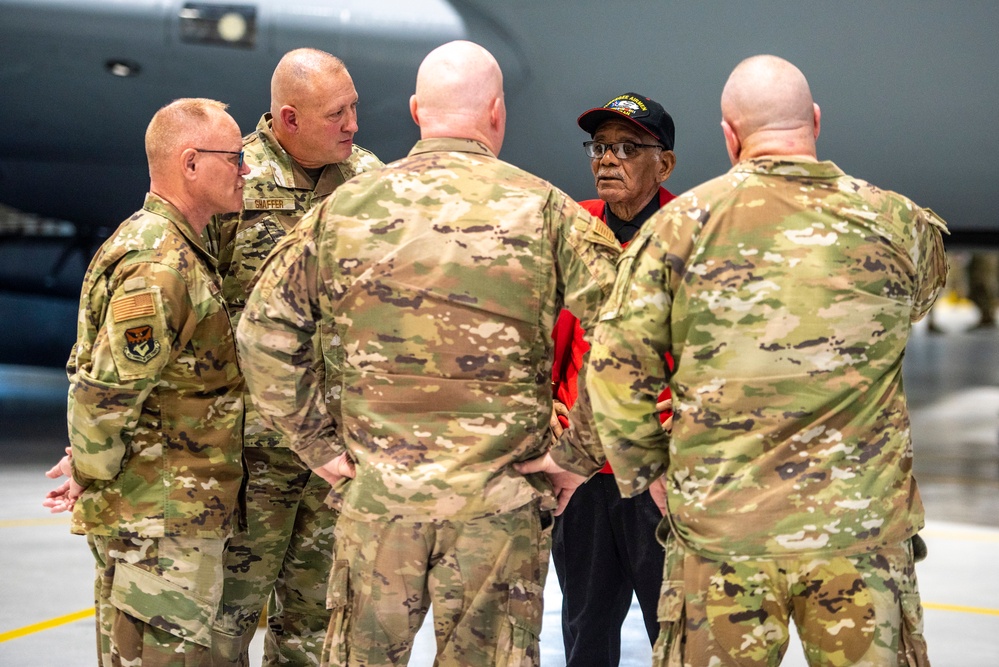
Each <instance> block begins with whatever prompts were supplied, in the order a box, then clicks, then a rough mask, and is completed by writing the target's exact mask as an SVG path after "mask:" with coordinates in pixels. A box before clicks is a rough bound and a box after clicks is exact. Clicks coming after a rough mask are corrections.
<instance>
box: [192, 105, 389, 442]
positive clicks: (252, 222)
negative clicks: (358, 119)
mask: <svg viewBox="0 0 999 667" xmlns="http://www.w3.org/2000/svg"><path fill="white" fill-rule="evenodd" d="M271 123H272V121H271V115H270V114H269V113H267V114H264V115H263V117H261V119H260V122H258V123H257V129H256V130H255V131H254V132H252V133H250V134H248V135H247V136H246V137H245V138H244V139H243V156H244V157H243V159H244V160H245V161H246V164H247V166H248V167H249V168H250V173H249V174H247V176H246V185H245V186H244V187H243V210H242V211H241V212H239V213H233V214H230V215H225V216H217V217H216V218H215V219H214V220H212V224H211V225H210V226H209V228H208V231H207V235H208V238H209V247H210V249H212V250H215V251H216V252H217V255H218V264H219V275H221V276H222V296H223V297H224V298H225V301H226V305H227V306H228V308H229V314H230V315H231V316H232V326H233V330H235V329H236V326H237V325H238V324H239V316H240V314H241V313H242V312H243V307H244V306H245V305H246V299H247V297H248V296H249V295H250V291H251V290H252V289H253V282H254V281H255V280H256V276H257V274H258V272H259V271H260V267H261V266H262V265H263V263H264V260H265V259H266V258H267V255H269V254H270V252H271V250H273V249H274V246H275V244H277V242H278V241H279V240H280V239H281V238H283V237H284V236H285V234H287V233H288V232H289V231H290V230H291V228H292V227H294V226H295V225H296V224H297V223H298V221H299V220H300V219H301V217H302V216H303V215H305V213H306V211H309V210H310V209H312V208H313V207H315V206H318V205H319V204H320V203H321V202H322V201H323V200H325V199H326V198H327V197H328V196H329V195H330V194H331V193H332V192H333V191H334V190H335V189H336V188H337V187H339V186H340V185H342V184H343V183H345V182H346V181H347V180H349V179H350V178H353V177H354V175H356V174H359V173H361V172H365V171H369V170H371V169H375V168H377V167H381V166H382V162H381V160H379V159H378V158H377V157H375V155H374V154H373V153H371V152H369V151H367V150H365V149H363V148H361V147H360V146H354V147H353V148H352V150H351V154H350V157H348V158H347V159H346V160H344V161H343V162H339V163H337V164H331V165H327V166H326V168H325V169H324V170H323V172H322V173H321V174H320V175H319V180H318V181H316V182H313V181H312V178H311V177H310V176H309V175H308V174H307V173H305V171H304V170H303V169H302V167H301V166H300V165H299V164H298V163H297V162H295V161H294V160H293V159H292V157H291V156H290V155H288V153H287V152H285V150H284V149H283V148H282V147H281V144H280V143H278V140H277V139H276V138H275V137H274V132H273V130H272V129H271V127H272V124H271ZM245 428H246V433H245V435H246V438H247V442H246V444H247V445H256V444H265V443H266V444H277V445H280V444H281V442H280V438H279V437H278V435H277V434H276V433H274V432H273V431H268V430H266V429H264V428H263V426H262V421H261V419H260V417H259V415H258V414H257V412H256V409H255V408H254V407H253V404H252V401H251V400H250V399H249V398H247V401H246V426H245Z"/></svg>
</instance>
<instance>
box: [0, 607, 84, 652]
mask: <svg viewBox="0 0 999 667" xmlns="http://www.w3.org/2000/svg"><path fill="white" fill-rule="evenodd" d="M93 615H94V609H93V607H91V608H90V609H81V610H80V611H76V612H73V613H72V614H66V615H65V616H57V617H56V618H50V619H49V620H47V621H42V622H41V623H33V624H31V625H26V626H24V627H23V628H17V629H16V630H10V631H9V632H0V643H3V642H6V641H10V640H11V639H20V638H21V637H25V636H27V635H31V634H34V633H36V632H42V631H43V630H51V629H52V628H57V627H59V626H60V625H65V624H67V623H73V622H75V621H80V620H83V619H85V618H88V617H90V616H93Z"/></svg>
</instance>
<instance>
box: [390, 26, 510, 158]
mask: <svg viewBox="0 0 999 667" xmlns="http://www.w3.org/2000/svg"><path fill="white" fill-rule="evenodd" d="M410 107H411V110H412V111H413V119H414V120H415V121H416V123H417V124H418V125H419V126H420V130H421V134H422V136H423V138H429V137H460V138H465V139H476V140H479V141H483V142H484V143H486V144H487V145H488V146H490V148H491V149H492V150H493V151H494V152H496V153H498V152H499V148H500V145H502V143H503V133H504V130H505V127H506V107H505V106H504V101H503V73H502V71H500V66H499V63H497V62H496V59H495V58H494V57H493V55H492V54H491V53H489V51H487V50H486V49H484V48H482V47H481V46H479V45H478V44H474V43H472V42H466V41H455V42H448V43H447V44H444V45H443V46H439V47H437V48H436V49H434V50H433V51H431V52H430V53H429V54H428V55H427V57H426V58H424V60H423V63H422V64H421V65H420V69H419V72H417V75H416V94H415V95H413V97H412V99H411V100H410ZM497 139H498V141H497ZM494 144H495V145H494Z"/></svg>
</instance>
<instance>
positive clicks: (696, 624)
mask: <svg viewBox="0 0 999 667" xmlns="http://www.w3.org/2000/svg"><path fill="white" fill-rule="evenodd" d="M922 614H923V612H922V607H921V605H920V602H919V591H918V588H917V586H916V573H915V567H914V562H913V555H912V547H911V543H910V542H908V541H907V542H905V543H903V544H901V545H898V546H897V547H892V548H885V549H881V550H878V551H875V552H871V553H867V554H861V555H857V556H852V557H842V556H839V557H818V556H815V557H811V558H802V559H783V558H782V559H766V560H730V561H718V560H712V559H708V558H704V557H701V556H698V555H695V554H692V553H690V552H688V551H687V550H686V549H684V547H683V546H682V545H681V544H680V543H679V542H678V541H677V540H676V539H675V537H673V536H672V535H671V536H669V537H668V538H667V539H666V565H665V576H664V581H663V592H662V596H661V597H660V602H659V619H660V622H661V628H662V629H661V632H660V634H659V639H658V641H657V642H656V645H655V647H654V649H653V660H652V662H653V667H681V666H683V667H704V666H706V665H712V666H717V667H722V666H723V665H739V666H740V667H749V666H753V667H755V666H757V665H761V666H762V665H779V664H780V661H781V659H782V658H783V656H784V652H785V650H786V649H787V645H788V641H789V639H790V637H789V630H788V623H789V620H790V619H792V618H793V620H794V624H795V626H796V627H797V629H798V635H799V636H800V638H801V642H802V645H803V647H804V652H805V657H806V659H807V660H808V664H809V665H810V666H811V667H819V666H822V667H846V666H847V665H856V666H866V667H887V666H889V665H900V666H907V667H928V666H929V659H928V658H927V655H926V642H925V640H924V639H923V618H922Z"/></svg>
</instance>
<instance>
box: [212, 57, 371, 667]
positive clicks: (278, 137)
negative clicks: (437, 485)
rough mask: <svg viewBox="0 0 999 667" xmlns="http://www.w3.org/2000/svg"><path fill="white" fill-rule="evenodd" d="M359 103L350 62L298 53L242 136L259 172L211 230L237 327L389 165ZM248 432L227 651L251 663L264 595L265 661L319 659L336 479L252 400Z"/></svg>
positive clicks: (224, 640) (224, 617) (224, 655)
mask: <svg viewBox="0 0 999 667" xmlns="http://www.w3.org/2000/svg"><path fill="white" fill-rule="evenodd" d="M357 103H358V96H357V91H356V90H355V89H354V82H353V80H352V79H351V77H350V74H349V73H348V72H347V68H346V67H345V66H344V64H343V62H342V61H340V59H339V58H336V57H335V56H332V55H330V54H328V53H325V52H323V51H318V50H316V49H296V50H294V51H290V52H288V53H287V54H285V55H284V57H283V58H281V60H280V62H279V63H278V65H277V67H276V68H275V69H274V74H273V76H272V77H271V109H270V112H269V113H267V114H264V116H263V117H262V118H261V119H260V122H259V123H257V129H256V130H255V131H254V132H252V133H251V134H249V135H247V136H246V137H245V139H244V140H243V150H244V152H245V155H246V163H247V165H248V166H249V169H250V173H249V175H248V176H247V179H246V187H245V188H244V192H243V208H242V210H241V211H240V212H239V213H236V214H233V215H228V216H223V217H221V218H220V219H216V220H215V221H214V223H215V224H214V225H213V226H212V227H211V228H210V229H209V235H210V236H211V237H212V239H213V242H212V245H213V246H214V247H216V248H217V250H218V257H219V274H220V275H221V276H222V293H223V296H224V297H225V300H226V304H227V305H228V307H229V313H230V315H231V316H232V322H233V327H236V326H237V325H238V323H239V318H240V315H241V314H242V312H243V307H244V306H245V305H246V299H247V297H248V296H249V294H250V289H251V288H252V286H253V282H254V281H255V280H256V278H257V274H258V272H259V270H260V267H261V266H262V265H263V263H264V260H265V259H266V258H267V256H268V255H269V254H270V252H271V250H272V249H273V248H274V246H275V245H276V244H277V242H278V241H279V240H280V239H281V238H282V237H284V236H285V234H287V233H288V232H289V231H290V230H291V228H292V227H294V226H295V224H296V223H298V221H299V219H300V218H301V217H302V216H303V215H304V214H305V213H306V212H307V211H309V210H310V209H312V208H313V207H315V206H318V205H319V204H320V203H321V202H322V201H324V200H325V199H326V198H327V197H329V196H330V194H331V193H332V192H333V191H334V190H335V189H336V188H338V187H339V186H340V185H342V184H343V183H344V182H346V181H347V180H348V179H350V178H351V177H353V176H354V175H355V174H359V173H361V172H364V171H368V170H369V169H374V168H377V167H380V166H381V164H382V163H381V161H380V160H379V159H378V158H376V157H375V156H374V155H373V154H372V153H371V152H369V151H367V150H365V149H363V148H361V147H360V146H357V145H356V144H354V141H353V139H354V134H355V133H356V132H357ZM245 429H246V430H245V442H244V458H245V460H246V467H247V473H248V475H249V479H248V480H247V485H246V510H247V532H245V533H239V534H237V535H235V536H234V537H233V539H232V540H231V541H230V543H229V546H228V549H227V551H226V561H225V569H226V579H225V590H224V591H223V596H222V609H221V612H220V614H219V618H218V623H217V626H216V630H217V632H218V636H217V638H216V643H215V644H216V649H217V652H218V656H219V658H220V659H221V660H224V661H226V662H227V664H228V663H229V662H232V663H233V664H237V665H243V666H245V665H247V664H248V661H249V645H250V641H251V640H252V639H253V634H254V630H255V629H256V627H257V622H258V620H259V618H260V613H261V610H262V609H263V607H264V603H265V602H266V603H267V634H266V637H265V639H264V658H263V664H264V665H279V664H297V665H312V664H317V663H318V661H319V656H320V653H321V650H322V645H323V637H324V636H325V634H326V625H327V623H328V622H329V611H328V610H327V609H326V577H327V575H328V574H329V571H330V564H331V561H330V558H331V557H332V553H333V526H334V525H335V523H336V515H337V513H336V511H335V510H333V509H332V508H330V507H327V506H326V505H325V503H324V499H325V498H326V495H327V494H328V493H329V490H330V489H329V484H328V483H327V482H326V481H325V480H323V478H322V477H319V476H318V475H314V474H312V472H311V471H310V470H309V467H308V466H307V465H305V464H304V463H303V462H302V460H301V459H300V458H299V457H298V455H296V454H295V452H294V451H292V450H291V449H289V448H288V444H287V442H286V441H285V439H284V438H282V437H281V434H280V433H278V432H277V431H274V430H272V429H269V428H267V426H266V425H265V424H264V423H263V421H262V419H261V418H260V415H259V414H258V413H257V410H256V408H255V406H254V404H253V401H252V400H249V399H248V400H247V411H246V426H245Z"/></svg>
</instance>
